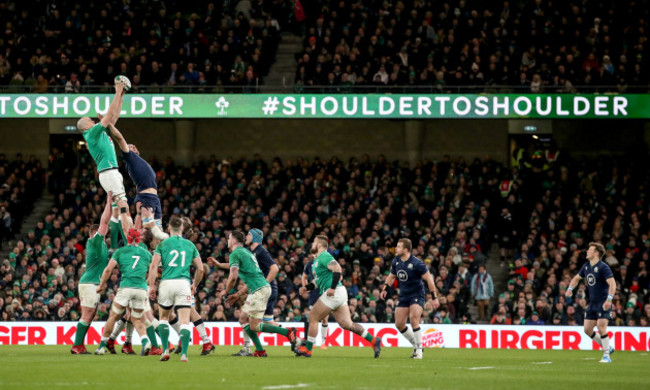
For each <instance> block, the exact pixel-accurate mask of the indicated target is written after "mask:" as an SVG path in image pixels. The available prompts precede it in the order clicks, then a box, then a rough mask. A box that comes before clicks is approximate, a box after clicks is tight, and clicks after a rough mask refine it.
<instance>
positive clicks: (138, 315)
mask: <svg viewBox="0 0 650 390" xmlns="http://www.w3.org/2000/svg"><path fill="white" fill-rule="evenodd" d="M143 314H144V312H142V311H141V312H137V311H135V310H132V311H131V317H133V318H142V315H143Z"/></svg>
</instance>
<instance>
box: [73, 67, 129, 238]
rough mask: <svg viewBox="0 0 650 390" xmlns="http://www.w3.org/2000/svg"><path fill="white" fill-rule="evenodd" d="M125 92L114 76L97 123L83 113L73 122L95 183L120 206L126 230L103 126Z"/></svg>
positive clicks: (118, 178)
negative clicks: (109, 100)
mask: <svg viewBox="0 0 650 390" xmlns="http://www.w3.org/2000/svg"><path fill="white" fill-rule="evenodd" d="M125 92H126V89H125V86H124V84H123V83H121V82H119V81H118V80H117V79H116V81H115V96H114V97H113V102H112V103H111V105H110V106H109V107H108V111H107V112H106V115H104V116H100V120H99V122H98V123H95V121H93V120H92V119H90V118H89V117H87V116H84V117H83V118H81V119H79V121H78V122H77V130H78V131H79V132H80V133H82V135H83V137H84V139H85V140H86V143H87V145H88V151H89V152H90V155H91V156H92V157H93V160H95V163H96V164H97V172H98V173H99V183H100V184H101V185H102V188H104V191H106V192H111V193H112V194H113V199H112V201H113V203H115V204H117V206H118V207H119V209H120V217H121V218H122V228H123V229H124V232H125V233H126V232H128V231H129V229H131V227H132V226H133V220H132V219H131V216H130V215H129V213H128V204H127V201H126V191H125V190H124V178H123V177H122V174H120V171H119V170H118V165H117V155H116V154H115V146H114V145H113V140H112V139H111V137H109V135H108V129H107V128H108V126H110V125H114V124H115V123H116V122H117V120H118V118H119V117H120V111H121V110H122V102H123V101H124V93H125Z"/></svg>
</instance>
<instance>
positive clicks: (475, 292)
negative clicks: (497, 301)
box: [471, 264, 494, 321]
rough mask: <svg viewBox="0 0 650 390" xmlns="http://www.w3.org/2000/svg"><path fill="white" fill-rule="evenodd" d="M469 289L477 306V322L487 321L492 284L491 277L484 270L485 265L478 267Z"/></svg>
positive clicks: (492, 292)
mask: <svg viewBox="0 0 650 390" xmlns="http://www.w3.org/2000/svg"><path fill="white" fill-rule="evenodd" d="M471 289H472V297H474V300H475V301H476V304H477V305H478V320H479V321H487V320H488V310H489V305H490V298H492V295H494V284H493V282H492V276H490V274H488V273H487V270H486V269H485V265H483V264H481V265H479V267H478V273H477V274H476V275H474V277H473V278H472V282H471Z"/></svg>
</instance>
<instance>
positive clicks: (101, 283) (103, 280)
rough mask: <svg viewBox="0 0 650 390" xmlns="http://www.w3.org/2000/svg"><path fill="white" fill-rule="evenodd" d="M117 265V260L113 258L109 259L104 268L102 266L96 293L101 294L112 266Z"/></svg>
mask: <svg viewBox="0 0 650 390" xmlns="http://www.w3.org/2000/svg"><path fill="white" fill-rule="evenodd" d="M116 266H117V261H115V260H114V259H111V260H110V261H109V262H108V264H107V265H106V268H104V272H102V278H101V280H100V281H99V287H97V293H99V294H102V293H103V292H104V290H106V282H107V281H108V278H109V277H110V276H111V272H113V268H115V267H116Z"/></svg>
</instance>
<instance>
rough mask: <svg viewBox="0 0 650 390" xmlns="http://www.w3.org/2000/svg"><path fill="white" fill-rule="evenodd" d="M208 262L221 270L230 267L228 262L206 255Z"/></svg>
mask: <svg viewBox="0 0 650 390" xmlns="http://www.w3.org/2000/svg"><path fill="white" fill-rule="evenodd" d="M208 264H210V265H212V266H215V267H217V268H220V269H222V270H226V271H227V270H229V269H230V266H229V265H228V263H220V262H219V261H218V260H217V259H215V258H214V257H208Z"/></svg>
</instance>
